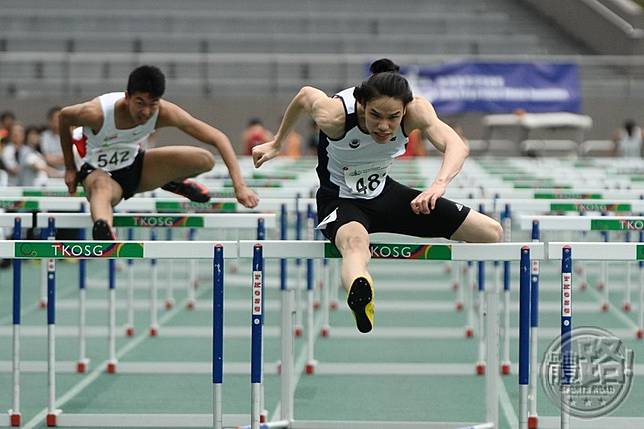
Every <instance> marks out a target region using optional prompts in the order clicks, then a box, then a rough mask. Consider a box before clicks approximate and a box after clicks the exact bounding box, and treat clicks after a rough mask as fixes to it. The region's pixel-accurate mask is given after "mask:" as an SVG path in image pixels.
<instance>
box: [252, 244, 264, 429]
mask: <svg viewBox="0 0 644 429" xmlns="http://www.w3.org/2000/svg"><path fill="white" fill-rule="evenodd" d="M263 268H264V264H263V257H262V245H261V244H256V245H255V246H254V248H253V283H252V295H251V304H252V314H251V364H250V372H251V375H250V382H251V393H250V395H251V412H250V424H251V429H259V424H260V421H259V420H260V414H261V404H260V390H261V389H260V385H261V382H262V356H261V353H262V351H261V350H262V330H263V329H262V325H263V323H264V320H263V319H264V314H263V309H264V297H263V292H264V290H263V289H264V278H263V275H262V273H263Z"/></svg>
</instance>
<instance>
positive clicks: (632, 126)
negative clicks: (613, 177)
mask: <svg viewBox="0 0 644 429" xmlns="http://www.w3.org/2000/svg"><path fill="white" fill-rule="evenodd" d="M612 140H613V143H614V144H615V146H614V154H615V155H616V156H620V157H623V158H641V156H642V142H643V141H644V131H642V129H641V128H640V127H639V126H638V125H637V123H636V122H635V121H634V120H633V119H627V120H626V121H624V125H623V126H622V128H620V129H618V130H616V131H615V133H614V134H613V138H612Z"/></svg>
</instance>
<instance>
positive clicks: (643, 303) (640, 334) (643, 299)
mask: <svg viewBox="0 0 644 429" xmlns="http://www.w3.org/2000/svg"><path fill="white" fill-rule="evenodd" d="M639 242H640V243H644V231H640V233H639ZM638 265H639V269H640V270H639V271H640V284H639V286H640V287H639V315H638V318H637V320H638V324H637V333H636V334H635V335H636V337H637V338H638V339H640V340H641V339H642V338H644V261H639V263H638Z"/></svg>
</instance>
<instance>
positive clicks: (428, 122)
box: [405, 97, 470, 214]
mask: <svg viewBox="0 0 644 429" xmlns="http://www.w3.org/2000/svg"><path fill="white" fill-rule="evenodd" d="M405 119H406V123H405V129H407V130H409V131H411V130H413V129H419V130H420V131H421V132H422V135H423V137H424V138H427V139H429V141H431V142H432V144H433V145H434V146H435V147H436V149H438V150H439V151H441V152H442V153H443V162H442V164H441V168H440V169H439V170H438V174H437V175H436V178H435V179H434V182H433V183H432V185H431V186H430V187H429V189H427V190H425V191H424V192H422V193H421V194H420V195H418V197H416V198H415V199H414V200H413V201H412V202H411V207H412V210H413V211H414V213H416V214H420V213H424V214H427V213H429V212H430V210H433V209H434V207H435V206H436V200H438V198H439V197H442V196H443V194H445V189H446V188H447V185H448V184H449V183H450V182H451V181H452V179H454V177H456V175H457V174H458V173H459V172H460V171H461V168H463V163H464V162H465V159H466V158H467V157H468V155H469V153H470V150H469V148H468V147H467V145H466V144H465V142H463V139H461V138H460V137H459V135H458V134H457V133H456V131H454V130H453V129H452V128H451V127H450V126H449V125H447V124H446V123H445V122H443V121H441V120H440V119H439V118H438V116H437V115H436V111H435V110H434V107H433V106H432V105H431V103H430V102H429V101H427V99H425V98H423V97H415V98H414V100H413V101H412V102H411V103H409V104H408V105H407V113H406V118H405Z"/></svg>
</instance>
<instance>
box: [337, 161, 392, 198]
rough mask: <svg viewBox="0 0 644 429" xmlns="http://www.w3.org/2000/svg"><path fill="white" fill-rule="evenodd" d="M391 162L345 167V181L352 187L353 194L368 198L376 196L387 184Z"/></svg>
mask: <svg viewBox="0 0 644 429" xmlns="http://www.w3.org/2000/svg"><path fill="white" fill-rule="evenodd" d="M390 165H391V163H382V162H380V163H373V164H363V165H359V166H353V167H344V182H345V183H346V184H347V186H348V187H349V189H351V194H352V195H355V196H357V197H362V198H368V197H370V196H376V195H378V194H379V193H380V192H381V191H382V187H383V186H385V179H386V178H387V174H388V172H389V166H390Z"/></svg>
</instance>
